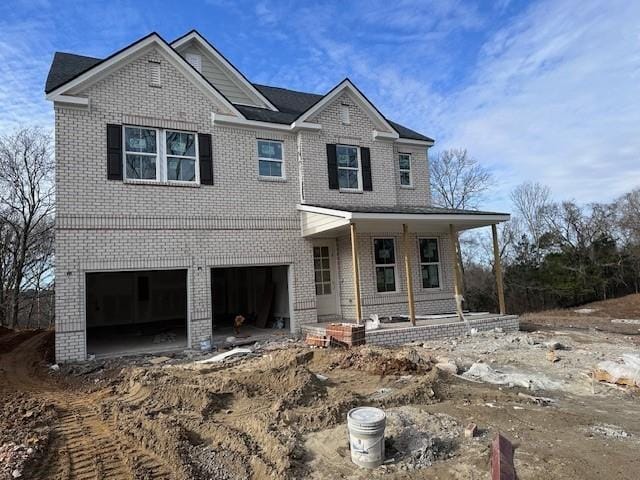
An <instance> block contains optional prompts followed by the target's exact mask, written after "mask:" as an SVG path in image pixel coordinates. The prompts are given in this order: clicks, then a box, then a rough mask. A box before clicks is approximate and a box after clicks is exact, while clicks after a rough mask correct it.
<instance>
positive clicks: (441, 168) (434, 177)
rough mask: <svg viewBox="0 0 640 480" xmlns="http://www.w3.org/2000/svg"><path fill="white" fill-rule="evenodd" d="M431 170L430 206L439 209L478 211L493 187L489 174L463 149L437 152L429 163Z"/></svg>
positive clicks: (491, 177)
mask: <svg viewBox="0 0 640 480" xmlns="http://www.w3.org/2000/svg"><path fill="white" fill-rule="evenodd" d="M430 168H431V171H430V178H431V191H432V196H433V203H434V204H435V205H439V206H441V207H446V208H463V209H464V208H478V204H479V203H480V200H482V197H483V196H484V194H485V192H486V191H487V190H489V188H491V186H492V185H493V176H492V175H491V172H489V170H488V169H486V168H485V167H483V166H482V165H480V164H479V163H478V161H477V160H475V159H473V158H471V157H470V156H469V155H468V153H467V150H466V149H463V148H452V149H449V150H444V151H442V152H440V154H439V155H438V156H436V158H435V159H434V160H432V161H431V162H430Z"/></svg>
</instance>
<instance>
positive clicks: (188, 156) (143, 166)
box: [123, 125, 200, 184]
mask: <svg viewBox="0 0 640 480" xmlns="http://www.w3.org/2000/svg"><path fill="white" fill-rule="evenodd" d="M123 129H124V135H123V138H124V148H123V157H124V158H123V161H124V178H125V179H127V180H135V181H145V182H167V183H184V184H194V183H196V184H197V183H199V182H200V165H199V161H198V135H197V134H196V133H195V132H183V131H177V130H163V129H158V128H150V127H137V126H132V125H125V126H123Z"/></svg>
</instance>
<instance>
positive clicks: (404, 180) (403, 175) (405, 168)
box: [398, 153, 413, 187]
mask: <svg viewBox="0 0 640 480" xmlns="http://www.w3.org/2000/svg"><path fill="white" fill-rule="evenodd" d="M398 168H399V170H400V185H401V186H403V187H411V186H412V185H413V180H412V178H411V154H410V153H399V154H398Z"/></svg>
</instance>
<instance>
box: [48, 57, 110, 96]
mask: <svg viewBox="0 0 640 480" xmlns="http://www.w3.org/2000/svg"><path fill="white" fill-rule="evenodd" d="M101 61H102V59H100V58H93V57H85V56H83V55H75V54H73V53H64V52H56V53H55V55H54V56H53V62H52V63H51V69H50V70H49V75H48V76H47V82H46V83H45V86H44V91H45V92H46V93H49V92H51V91H53V90H55V89H56V88H58V87H59V86H60V85H63V84H65V83H67V82H68V81H69V80H71V79H72V78H74V77H76V76H78V75H79V74H81V73H82V72H84V71H86V70H89V69H90V68H91V67H93V66H95V65H96V64H98V63H100V62H101Z"/></svg>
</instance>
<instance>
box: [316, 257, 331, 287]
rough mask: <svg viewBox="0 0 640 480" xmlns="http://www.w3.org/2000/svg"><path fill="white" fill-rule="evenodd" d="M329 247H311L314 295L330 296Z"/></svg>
mask: <svg viewBox="0 0 640 480" xmlns="http://www.w3.org/2000/svg"><path fill="white" fill-rule="evenodd" d="M329 262H330V259H329V247H313V270H314V274H315V283H316V295H331V267H330V263H329Z"/></svg>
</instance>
